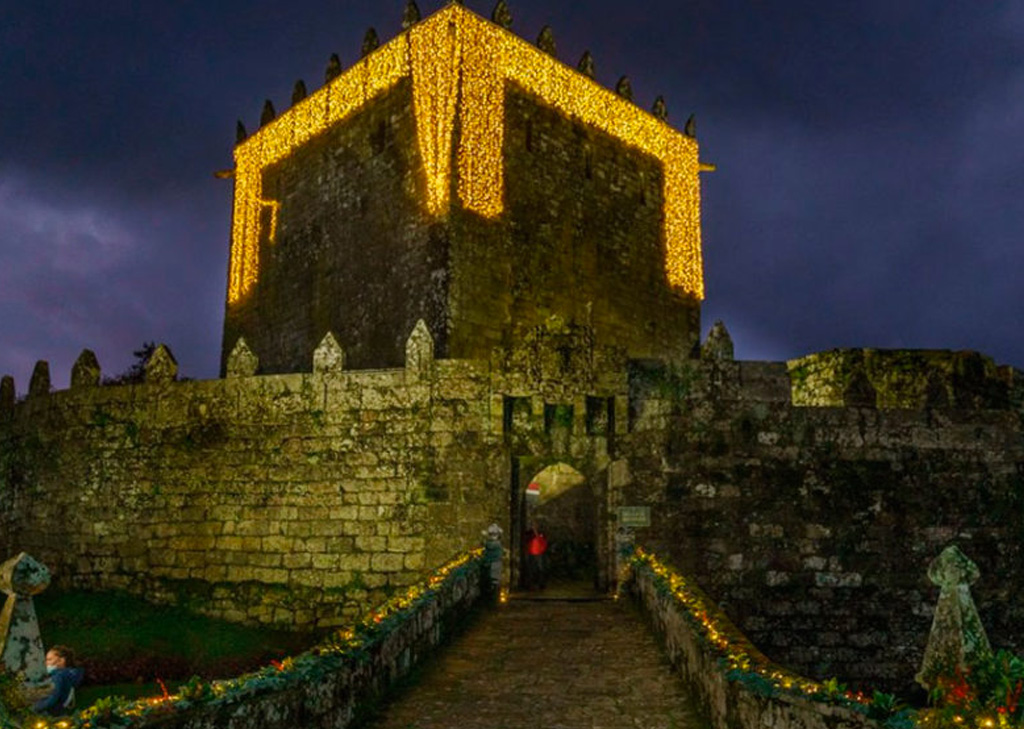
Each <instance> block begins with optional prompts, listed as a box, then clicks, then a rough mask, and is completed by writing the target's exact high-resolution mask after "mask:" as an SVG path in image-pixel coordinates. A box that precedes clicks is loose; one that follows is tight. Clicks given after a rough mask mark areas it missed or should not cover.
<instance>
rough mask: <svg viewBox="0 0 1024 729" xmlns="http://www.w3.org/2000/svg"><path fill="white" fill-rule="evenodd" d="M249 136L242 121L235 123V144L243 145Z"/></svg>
mask: <svg viewBox="0 0 1024 729" xmlns="http://www.w3.org/2000/svg"><path fill="white" fill-rule="evenodd" d="M248 136H249V132H247V131H246V130H245V124H243V123H242V120H241V119H239V120H238V121H237V122H236V123H235V144H241V143H242V142H244V141H245V140H246V139H247V138H248Z"/></svg>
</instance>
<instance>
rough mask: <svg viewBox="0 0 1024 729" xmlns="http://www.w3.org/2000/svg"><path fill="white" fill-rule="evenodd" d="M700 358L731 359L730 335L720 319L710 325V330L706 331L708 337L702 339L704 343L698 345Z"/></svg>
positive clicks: (727, 360) (716, 360)
mask: <svg viewBox="0 0 1024 729" xmlns="http://www.w3.org/2000/svg"><path fill="white" fill-rule="evenodd" d="M700 358H701V359H703V360H711V361H714V362H732V361H733V358H734V350H733V346H732V337H731V336H729V330H728V329H726V328H725V324H723V323H722V322H721V321H716V322H715V324H714V326H712V327H711V331H710V332H708V337H707V339H705V340H704V344H702V345H700Z"/></svg>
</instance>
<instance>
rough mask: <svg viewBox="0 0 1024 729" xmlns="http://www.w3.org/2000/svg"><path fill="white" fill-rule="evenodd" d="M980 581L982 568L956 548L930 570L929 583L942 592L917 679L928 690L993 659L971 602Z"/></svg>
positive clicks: (976, 611) (952, 547) (947, 552)
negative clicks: (937, 681) (946, 677)
mask: <svg viewBox="0 0 1024 729" xmlns="http://www.w3.org/2000/svg"><path fill="white" fill-rule="evenodd" d="M978 577H979V572H978V566H977V565H976V564H974V562H972V561H971V560H970V559H969V558H968V557H967V555H966V554H964V553H963V552H961V551H960V548H959V547H956V546H950V547H946V548H945V549H944V550H942V554H940V555H939V556H938V557H936V558H935V559H934V560H932V563H931V564H930V565H929V566H928V579H930V580H931V581H932V582H933V583H935V584H936V585H938V586H939V587H940V588H941V590H940V592H939V602H938V604H937V605H936V606H935V617H934V618H933V619H932V630H931V633H930V634H929V635H928V645H927V646H926V647H925V649H924V660H923V661H922V662H921V670H920V671H919V672H918V674H917V676H916V677H915V680H916V681H917V682H918V683H919V684H921V685H922V686H924V687H925V688H926V689H931V688H932V687H933V686H934V685H935V679H936V678H937V677H938V676H941V675H944V674H946V673H948V672H950V671H953V670H954V669H956V668H958V667H959V668H965V667H968V666H970V665H972V664H974V663H976V662H977V661H979V660H982V659H985V658H987V657H989V656H991V655H992V647H991V646H990V645H989V642H988V636H987V635H985V627H984V626H983V625H982V624H981V618H980V617H979V616H978V610H977V608H976V607H975V606H974V600H973V599H972V598H971V588H970V585H971V584H972V583H974V582H975V581H977V579H978Z"/></svg>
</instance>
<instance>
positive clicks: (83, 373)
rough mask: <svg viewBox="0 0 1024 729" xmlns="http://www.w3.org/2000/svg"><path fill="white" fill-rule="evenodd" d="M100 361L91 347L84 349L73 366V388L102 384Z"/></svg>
mask: <svg viewBox="0 0 1024 729" xmlns="http://www.w3.org/2000/svg"><path fill="white" fill-rule="evenodd" d="M100 374H101V370H100V362H99V360H98V359H96V354H95V353H94V352H93V351H92V350H91V349H83V350H82V353H81V354H80V355H78V359H76V360H75V364H74V366H73V367H72V368H71V389H72V390H77V389H78V388H81V387H95V386H96V385H98V384H100Z"/></svg>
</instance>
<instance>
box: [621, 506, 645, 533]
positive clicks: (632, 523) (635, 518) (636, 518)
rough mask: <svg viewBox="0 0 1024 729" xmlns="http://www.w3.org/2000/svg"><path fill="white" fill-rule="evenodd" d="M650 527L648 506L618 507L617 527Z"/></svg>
mask: <svg viewBox="0 0 1024 729" xmlns="http://www.w3.org/2000/svg"><path fill="white" fill-rule="evenodd" d="M650 525H651V507H649V506H620V507H619V526H624V527H631V528H636V527H649V526H650Z"/></svg>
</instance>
